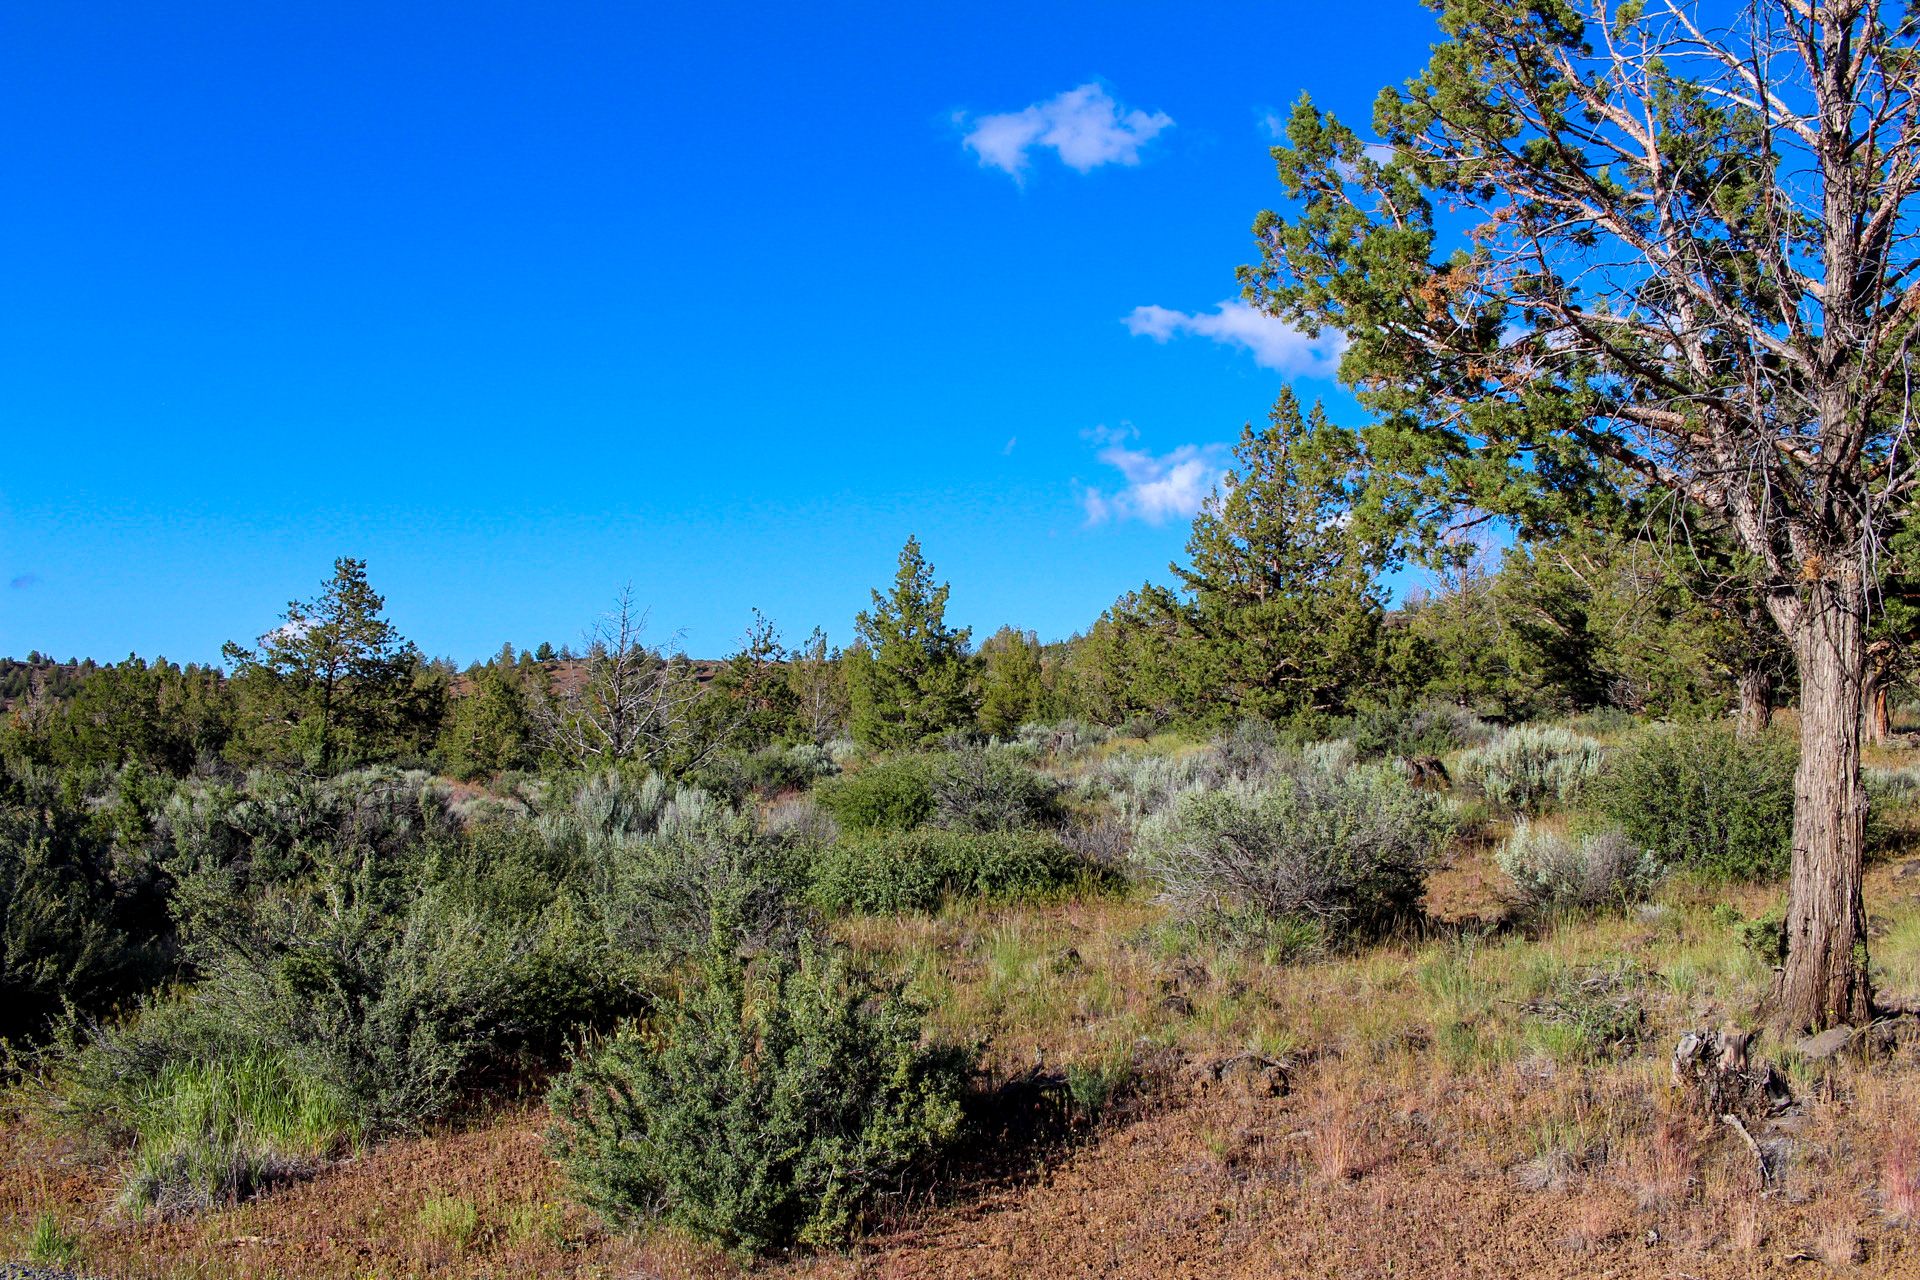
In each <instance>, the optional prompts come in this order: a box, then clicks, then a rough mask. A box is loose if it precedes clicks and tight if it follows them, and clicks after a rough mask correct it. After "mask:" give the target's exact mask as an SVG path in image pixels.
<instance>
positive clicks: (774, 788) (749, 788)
mask: <svg viewBox="0 0 1920 1280" xmlns="http://www.w3.org/2000/svg"><path fill="white" fill-rule="evenodd" d="M838 772H840V767H839V766H838V765H836V764H835V763H834V762H833V757H832V756H831V755H829V754H828V753H827V750H826V748H824V747H820V746H816V745H814V744H813V743H811V742H803V743H800V744H798V745H796V746H771V747H765V748H762V749H761V750H759V751H752V752H748V751H740V750H737V749H736V750H731V751H723V752H721V753H719V754H718V755H716V756H715V757H714V758H713V759H711V760H709V761H708V762H707V763H706V764H704V765H702V766H701V767H700V769H699V770H698V772H697V773H696V774H695V775H694V778H693V781H695V782H697V783H698V784H699V786H700V788H701V789H702V790H704V791H709V792H712V793H713V794H716V795H721V796H725V797H726V798H727V799H729V800H730V801H732V802H733V803H735V804H741V803H744V802H745V801H746V800H747V799H749V798H750V797H752V796H756V795H758V796H777V795H781V794H783V793H785V792H789V791H804V790H805V789H806V788H808V787H810V786H812V785H813V783H814V782H815V780H817V779H819V778H825V777H830V776H832V775H833V774H836V773H838Z"/></svg>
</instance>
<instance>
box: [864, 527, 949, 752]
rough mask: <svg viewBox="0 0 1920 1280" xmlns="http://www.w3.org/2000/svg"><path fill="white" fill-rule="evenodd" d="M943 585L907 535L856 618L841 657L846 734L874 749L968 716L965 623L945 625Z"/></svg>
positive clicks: (934, 732) (910, 742)
mask: <svg viewBox="0 0 1920 1280" xmlns="http://www.w3.org/2000/svg"><path fill="white" fill-rule="evenodd" d="M950 590H951V587H950V586H949V584H947V583H944V582H943V583H941V584H940V585H939V586H935V585H934V582H933V568H932V566H930V565H929V564H928V563H927V561H926V558H925V557H924V556H923V555H922V554H921V552H920V541H919V539H917V538H911V537H910V538H908V539H907V544H906V546H904V547H902V548H901V549H900V566H899V569H898V571H897V572H896V573H895V574H894V579H893V586H892V588H891V589H890V590H889V591H887V592H886V593H885V594H884V595H883V594H882V593H881V592H879V591H878V590H876V591H874V592H873V608H872V610H871V611H869V612H866V613H862V614H860V615H859V617H858V618H857V619H856V620H855V629H856V631H857V632H858V634H859V637H860V642H861V643H860V644H859V645H858V646H856V647H855V649H854V650H853V652H851V653H849V654H848V655H847V658H848V663H849V665H848V668H847V683H848V689H849V692H850V693H851V695H852V703H853V707H852V710H853V736H854V737H855V738H858V739H859V740H860V741H861V742H862V743H865V744H867V745H868V746H875V747H910V746H917V745H920V744H922V743H926V742H931V741H933V740H934V739H936V738H938V737H939V736H940V735H941V734H943V733H946V732H947V731H949V730H951V729H955V728H958V727H960V726H961V725H964V724H966V723H967V722H969V721H970V720H972V719H973V714H974V696H973V691H972V677H973V658H972V655H971V654H970V653H969V652H968V648H967V642H968V640H969V639H970V638H971V635H972V633H971V632H970V631H969V630H968V629H967V628H965V627H962V628H960V629H958V630H955V629H953V628H951V627H949V626H947V620H946V619H947V594H948V592H949V591H950Z"/></svg>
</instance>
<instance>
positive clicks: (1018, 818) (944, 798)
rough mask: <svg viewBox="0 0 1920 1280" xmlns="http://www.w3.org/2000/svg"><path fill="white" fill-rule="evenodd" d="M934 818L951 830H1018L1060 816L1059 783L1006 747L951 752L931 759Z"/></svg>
mask: <svg viewBox="0 0 1920 1280" xmlns="http://www.w3.org/2000/svg"><path fill="white" fill-rule="evenodd" d="M932 777H933V821H934V823H935V824H936V825H938V826H942V827H946V828H949V829H950V830H954V831H1017V830H1020V829H1022V828H1024V827H1040V826H1051V825H1053V824H1055V823H1057V822H1058V821H1059V820H1060V803H1059V798H1060V786H1059V784H1058V783H1056V782H1054V781H1053V780H1052V779H1051V778H1044V777H1041V776H1040V775H1039V774H1037V773H1035V772H1034V771H1033V770H1031V769H1029V768H1026V767H1025V766H1024V765H1022V764H1020V763H1018V762H1017V761H1015V760H1013V759H1011V758H1009V756H1008V755H1007V753H1006V752H1005V751H1004V750H984V749H980V748H973V749H970V750H965V751H955V752H953V753H951V754H949V755H947V756H944V757H942V758H940V759H938V760H937V761H935V762H934V765H933V769H932Z"/></svg>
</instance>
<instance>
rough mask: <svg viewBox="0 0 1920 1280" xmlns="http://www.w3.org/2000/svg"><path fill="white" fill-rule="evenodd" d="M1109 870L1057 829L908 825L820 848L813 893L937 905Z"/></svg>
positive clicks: (860, 904)
mask: <svg viewBox="0 0 1920 1280" xmlns="http://www.w3.org/2000/svg"><path fill="white" fill-rule="evenodd" d="M1105 874H1106V873H1102V872H1100V871H1098V870H1096V869H1095V868H1094V867H1092V866H1091V865H1089V864H1088V863H1087V862H1086V861H1085V860H1083V859H1082V858H1080V857H1079V856H1078V855H1076V854H1075V853H1073V852H1072V851H1071V850H1069V849H1068V848H1067V846H1066V845H1065V844H1063V843H1062V842H1061V840H1060V839H1059V837H1057V836H1055V835H1052V834H1045V833H1040V832H1033V831H1007V832H963V831H939V830H921V831H904V832H898V833H894V834H874V835H868V836H860V837H852V838H849V839H844V840H842V841H841V842H840V843H839V844H837V845H834V846H832V847H831V848H828V849H823V850H821V851H820V853H819V854H818V855H817V858H816V861H815V862H814V866H813V896H814V900H815V901H817V902H818V903H819V904H820V905H821V906H823V907H827V908H829V909H832V910H839V911H862V912H873V913H884V912H892V911H933V910H936V909H938V908H939V906H940V904H941V903H942V902H945V901H946V900H947V899H948V898H984V899H987V900H990V901H996V902H1011V901H1030V900H1036V899H1046V898H1050V897H1056V896H1058V895H1059V894H1061V893H1062V892H1064V891H1066V890H1068V889H1071V888H1073V887H1074V886H1076V885H1079V884H1081V883H1083V882H1086V881H1090V880H1099V879H1102V878H1104V877H1105Z"/></svg>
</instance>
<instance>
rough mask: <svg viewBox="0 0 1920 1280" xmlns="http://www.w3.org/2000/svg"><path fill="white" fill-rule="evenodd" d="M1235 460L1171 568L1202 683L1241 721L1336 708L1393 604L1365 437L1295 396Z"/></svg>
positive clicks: (1369, 659)
mask: <svg viewBox="0 0 1920 1280" xmlns="http://www.w3.org/2000/svg"><path fill="white" fill-rule="evenodd" d="M1233 456H1234V462H1235V467H1234V469H1233V470H1231V471H1229V472H1228V473H1227V474H1226V476H1225V478H1224V479H1223V480H1222V481H1221V485H1220V488H1219V489H1218V490H1217V491H1216V492H1215V493H1214V494H1213V495H1212V497H1211V498H1210V499H1209V500H1208V501H1207V503H1206V504H1205V505H1204V506H1203V507H1202V508H1201V510H1200V512H1199V514H1198V515H1196V516H1195V517H1194V521H1193V532H1192V535H1191V536H1190V537H1189V538H1188V540H1187V557H1188V559H1189V561H1190V563H1189V564H1188V565H1186V566H1181V565H1177V564H1176V565H1174V566H1173V571H1174V573H1175V574H1176V575H1177V576H1178V577H1179V579H1180V580H1181V582H1182V583H1183V584H1185V586H1186V589H1187V590H1188V591H1189V592H1190V593H1191V596H1192V602H1191V610H1192V618H1193V626H1194V630H1195V632H1196V639H1197V643H1195V644H1193V645H1191V646H1190V647H1189V649H1188V654H1187V661H1188V662H1190V663H1192V664H1195V665H1196V666H1197V668H1198V669H1197V671H1196V672H1195V675H1194V677H1193V683H1194V684H1195V685H1196V686H1197V687H1198V688H1199V689H1201V690H1202V691H1203V696H1204V697H1206V698H1207V699H1208V701H1210V702H1213V703H1214V704H1216V705H1219V706H1224V707H1225V708H1226V709H1228V710H1231V711H1232V712H1234V713H1236V714H1242V715H1262V716H1268V717H1273V716H1279V715H1283V714H1289V713H1294V712H1301V711H1333V710H1338V709H1340V708H1341V706H1342V705H1343V704H1344V701H1345V699H1346V697H1347V696H1348V695H1349V694H1350V693H1351V692H1353V691H1354V690H1356V689H1358V688H1360V687H1361V686H1362V685H1364V684H1365V682H1366V679H1367V677H1368V676H1369V675H1370V674H1371V672H1372V668H1373V665H1374V659H1375V656H1376V650H1377V638H1378V632H1379V627H1380V618H1381V612H1382V609H1383V606H1384V600H1383V598H1382V592H1381V590H1380V587H1379V584H1378V581H1377V578H1376V573H1375V570H1376V564H1377V559H1378V557H1377V555H1376V552H1375V546H1376V544H1375V543H1374V542H1373V541H1372V540H1371V536H1370V534H1371V522H1370V521H1368V520H1367V519H1366V513H1365V511H1364V510H1363V507H1364V499H1363V488H1362V486H1363V481H1364V463H1363V459H1362V458H1361V455H1360V448H1359V442H1358V440H1357V439H1356V438H1355V436H1354V433H1353V432H1351V431H1348V430H1345V429H1343V428H1341V427H1338V426H1336V425H1334V424H1333V423H1332V422H1331V421H1330V420H1328V418H1327V416H1326V413H1325V412H1324V411H1323V410H1322V409H1321V407H1320V406H1319V405H1318V404H1316V405H1314V406H1313V408H1312V409H1311V410H1308V411H1305V412H1303V411H1302V409H1301V407H1300V401H1299V399H1298V398H1297V397H1296V396H1295V395H1294V393H1293V391H1292V390H1291V389H1290V388H1289V389H1285V390H1282V391H1281V393H1280V396H1279V398H1278V399H1277V400H1276V401H1275V402H1274V406H1273V411H1272V413H1271V414H1270V415H1269V417H1268V420H1267V424H1266V426H1265V427H1263V428H1261V429H1259V430H1256V429H1255V428H1254V427H1253V426H1252V424H1248V425H1247V427H1246V428H1245V429H1244V430H1243V431H1242V432H1241V435H1240V441H1239V443H1238V444H1237V445H1235V446H1234V451H1233Z"/></svg>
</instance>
